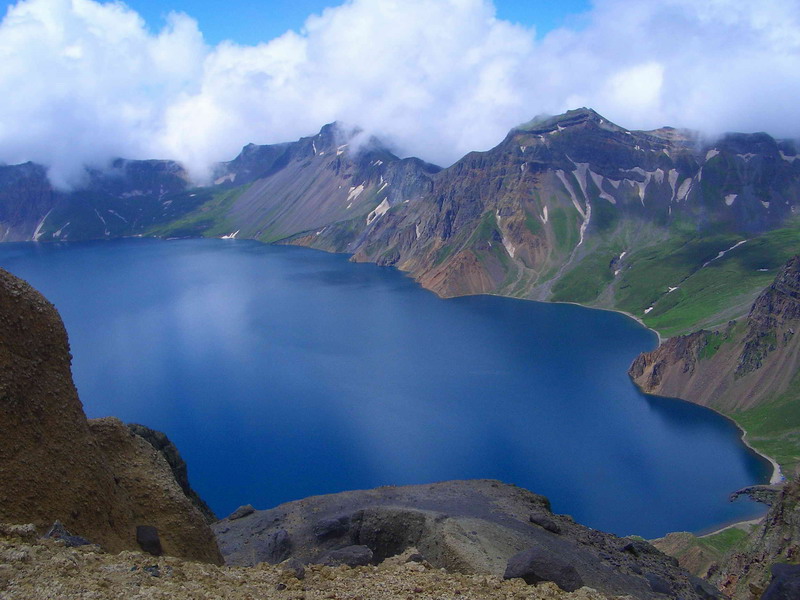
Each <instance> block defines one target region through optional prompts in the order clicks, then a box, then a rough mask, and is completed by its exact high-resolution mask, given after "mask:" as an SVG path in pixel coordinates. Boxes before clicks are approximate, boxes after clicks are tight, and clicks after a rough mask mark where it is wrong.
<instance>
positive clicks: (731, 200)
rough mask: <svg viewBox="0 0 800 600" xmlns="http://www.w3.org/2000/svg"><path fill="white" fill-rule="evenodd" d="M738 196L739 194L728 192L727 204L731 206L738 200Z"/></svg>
mask: <svg viewBox="0 0 800 600" xmlns="http://www.w3.org/2000/svg"><path fill="white" fill-rule="evenodd" d="M737 196H738V194H728V195H727V196H725V204H727V205H728V206H730V205H731V204H733V203H734V201H735V200H736V197H737Z"/></svg>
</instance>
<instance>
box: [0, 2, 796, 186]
mask: <svg viewBox="0 0 800 600" xmlns="http://www.w3.org/2000/svg"><path fill="white" fill-rule="evenodd" d="M585 17H586V18H585V19H582V20H581V24H582V25H581V28H580V29H579V30H571V29H559V30H555V31H552V32H550V33H549V34H547V35H546V36H543V37H542V36H537V34H536V31H535V30H533V29H527V28H524V27H521V26H518V25H514V24H511V23H509V22H506V21H502V20H499V19H497V18H496V17H495V9H494V5H493V4H492V2H491V1H490V0H349V1H347V2H345V3H344V4H342V5H341V6H338V7H335V8H329V9H327V10H325V11H324V12H323V13H322V14H321V15H315V16H311V17H309V19H308V20H307V22H306V24H305V27H304V29H303V31H302V32H300V33H296V32H287V33H285V34H284V35H282V36H281V37H279V38H276V39H274V40H271V41H268V42H265V43H262V44H259V45H257V46H240V45H236V44H234V43H232V42H224V43H222V44H219V45H217V46H215V47H210V46H208V45H207V44H206V43H205V42H204V40H203V37H202V33H201V32H200V31H199V30H198V27H197V23H196V22H195V21H194V20H193V19H192V18H191V17H190V16H187V15H184V14H172V15H170V17H169V18H168V21H167V25H166V26H165V27H164V29H163V30H161V31H160V32H157V33H153V32H151V31H150V30H148V28H147V26H146V24H145V23H144V21H143V20H142V19H141V18H140V17H139V16H138V15H137V14H136V13H135V12H134V11H132V10H131V9H129V8H127V7H125V5H123V4H119V3H112V4H100V3H97V2H94V1H93V0H23V1H21V2H19V3H18V4H17V5H15V6H14V7H12V8H11V9H9V12H8V14H7V15H6V17H5V19H4V20H3V21H2V24H0V161H3V162H6V163H16V162H22V161H26V160H33V161H36V162H40V163H43V164H46V165H48V167H49V168H50V175H51V179H52V180H53V181H54V182H55V183H56V184H57V185H61V186H68V185H73V184H75V183H77V182H78V181H79V178H80V174H81V172H82V166H83V165H84V164H91V165H97V166H101V165H103V164H104V163H105V162H106V161H108V160H109V159H111V158H114V157H117V156H125V157H132V158H153V157H163V158H173V159H177V160H180V161H182V162H183V163H184V164H185V165H186V166H187V167H188V168H189V169H190V171H191V172H192V173H193V174H194V176H195V177H197V178H198V179H202V178H203V177H204V176H206V175H207V174H208V169H209V166H210V165H211V164H212V163H213V162H216V161H221V160H228V159H230V158H232V157H233V156H235V155H236V153H237V152H238V150H239V149H240V148H241V146H243V145H244V144H246V143H248V142H255V143H262V144H263V143H274V142H281V141H288V140H292V139H296V138H298V137H299V136H301V135H308V134H310V133H313V132H315V131H316V130H318V129H319V127H320V126H321V125H323V124H324V123H327V122H331V121H334V120H340V121H344V122H347V123H351V124H357V125H359V126H361V127H363V128H365V129H366V130H368V131H370V132H371V133H373V134H375V135H377V136H379V137H382V138H385V139H387V140H388V141H390V142H391V143H392V144H393V145H394V146H395V147H396V149H397V151H398V152H400V153H401V154H405V155H417V156H420V157H422V158H424V159H426V160H429V161H432V162H436V163H439V164H444V165H446V164H449V163H451V162H453V161H454V160H456V159H457V158H459V157H460V156H462V155H463V154H464V153H466V152H467V151H469V150H475V149H478V150H480V149H486V148H488V147H491V146H492V145H494V144H496V143H497V142H499V141H500V140H501V139H502V137H503V136H504V134H505V133H506V132H507V131H508V129H510V128H511V127H513V126H514V125H516V124H518V123H520V122H523V121H526V120H528V119H530V118H531V117H533V116H534V115H537V114H541V113H550V114H555V113H559V112H563V111H564V110H567V109H569V108H575V107H578V106H590V107H593V108H595V109H596V110H597V111H598V112H600V113H602V114H604V115H605V116H606V117H608V118H610V119H611V120H613V121H615V122H617V123H619V124H620V125H622V126H624V127H628V128H655V127H660V126H662V125H673V126H678V127H689V128H694V129H700V130H703V131H706V132H707V133H710V134H716V133H720V132H722V131H727V130H740V131H756V130H759V131H762V130H763V131H767V132H769V133H771V134H773V135H776V136H781V137H800V113H798V110H797V99H798V98H800V4H798V1H797V0H762V1H761V2H759V3H757V4H752V3H743V2H741V1H740V0H707V1H704V2H697V1H696V0H641V1H639V2H629V1H627V0H596V2H595V3H594V7H593V9H592V10H591V11H590V12H589V13H588V14H587V15H585Z"/></svg>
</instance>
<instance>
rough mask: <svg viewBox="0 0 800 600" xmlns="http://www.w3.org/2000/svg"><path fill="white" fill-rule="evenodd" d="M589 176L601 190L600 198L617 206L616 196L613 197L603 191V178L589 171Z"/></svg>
mask: <svg viewBox="0 0 800 600" xmlns="http://www.w3.org/2000/svg"><path fill="white" fill-rule="evenodd" d="M589 175H591V176H592V181H594V184H595V185H596V186H597V189H598V190H600V197H601V198H602V199H603V200H608V201H609V202H611V204H616V203H617V201H616V200H615V199H614V196H611V195H610V194H608V193H607V192H604V191H603V176H602V175H600V174H599V173H595V172H594V171H591V170H590V171H589Z"/></svg>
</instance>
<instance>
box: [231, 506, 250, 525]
mask: <svg viewBox="0 0 800 600" xmlns="http://www.w3.org/2000/svg"><path fill="white" fill-rule="evenodd" d="M255 511H256V509H255V508H253V505H252V504H245V505H244V506H240V507H239V508H237V509H236V510H235V511H233V512H232V513H231V514H230V515H229V516H228V519H229V520H231V521H235V520H236V519H241V518H242V517H246V516H247V515H252V514H253V513H254V512H255Z"/></svg>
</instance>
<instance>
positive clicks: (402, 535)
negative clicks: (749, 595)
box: [214, 480, 714, 600]
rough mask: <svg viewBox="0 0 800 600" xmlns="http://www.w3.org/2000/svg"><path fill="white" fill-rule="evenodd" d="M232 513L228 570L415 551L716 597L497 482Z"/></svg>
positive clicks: (651, 556)
mask: <svg viewBox="0 0 800 600" xmlns="http://www.w3.org/2000/svg"><path fill="white" fill-rule="evenodd" d="M236 516H237V518H236V519H230V518H227V519H223V520H221V521H219V522H218V523H217V524H215V525H214V531H215V532H216V535H217V539H218V540H219V542H220V548H221V549H222V552H223V554H224V555H225V558H226V562H227V563H228V564H231V565H255V564H258V563H260V562H268V563H277V562H280V561H283V560H286V559H287V558H293V559H297V560H300V561H301V562H303V563H325V562H329V561H330V560H332V558H331V557H332V556H339V555H343V556H344V555H346V556H347V557H350V558H352V559H353V560H359V561H363V560H365V558H364V557H366V556H371V557H372V558H371V560H372V562H373V563H381V562H383V561H385V560H386V559H387V558H389V557H392V556H395V555H398V554H400V553H402V552H404V551H407V550H409V549H414V551H415V553H417V554H418V555H419V556H418V560H424V561H426V562H427V563H430V564H431V565H433V566H434V567H442V568H445V569H447V570H449V571H456V572H464V573H479V574H481V573H482V574H491V575H493V576H498V577H500V576H503V575H504V574H505V573H507V572H508V573H510V575H513V576H517V575H514V573H517V572H519V573H523V575H519V576H520V577H528V578H530V579H531V581H533V580H537V581H541V580H550V581H552V580H553V579H552V578H553V577H556V578H557V579H558V580H559V581H560V582H561V583H562V584H563V585H566V586H567V588H570V589H577V588H578V587H580V586H581V585H586V586H588V587H591V588H594V589H597V590H599V591H601V592H603V593H606V594H618V595H624V594H630V595H631V596H633V597H635V598H639V599H642V600H647V599H650V598H652V599H653V600H656V599H657V598H664V597H665V596H664V595H661V594H664V593H665V590H668V592H666V597H671V598H683V599H686V600H689V599H696V598H708V597H714V596H713V591H711V590H708V589H706V586H704V584H703V583H702V582H700V581H699V580H697V579H694V578H691V577H690V576H689V575H688V573H687V572H686V571H684V570H682V569H680V568H679V567H678V566H677V562H676V561H675V560H674V559H671V558H669V557H667V556H666V555H664V554H662V553H661V552H659V551H658V550H656V549H655V548H653V547H652V546H651V545H650V544H648V543H646V542H644V541H641V540H636V539H631V538H618V537H616V536H613V535H611V534H606V533H602V532H600V531H595V530H592V529H589V528H587V527H584V526H582V525H579V524H577V523H575V522H574V521H573V520H572V519H571V518H570V517H568V516H564V515H554V514H552V513H551V512H550V507H549V502H548V501H547V499H546V498H544V497H543V496H539V495H536V494H533V493H531V492H529V491H527V490H524V489H522V488H518V487H515V486H512V485H507V484H503V483H500V482H498V481H491V480H472V481H450V482H443V483H436V484H430V485H416V486H404V487H393V486H388V487H382V488H377V489H374V490H363V491H351V492H342V493H339V494H331V495H327V496H314V497H311V498H306V499H304V500H298V501H296V502H289V503H287V504H282V505H281V506H278V507H276V508H273V509H270V510H261V511H255V512H252V513H248V514H247V515H245V516H239V515H236ZM337 553H338V554H337ZM520 553H527V554H524V556H522V555H520ZM517 555H520V556H517ZM529 555H530V556H529ZM515 556H516V557H517V558H516V559H515V560H514V561H511V563H510V562H509V561H510V560H511V559H512V557H515ZM523 559H524V560H523ZM543 561H544V562H543ZM510 564H511V566H512V567H514V568H513V569H510V570H509V565H510ZM709 594H710V596H709Z"/></svg>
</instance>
